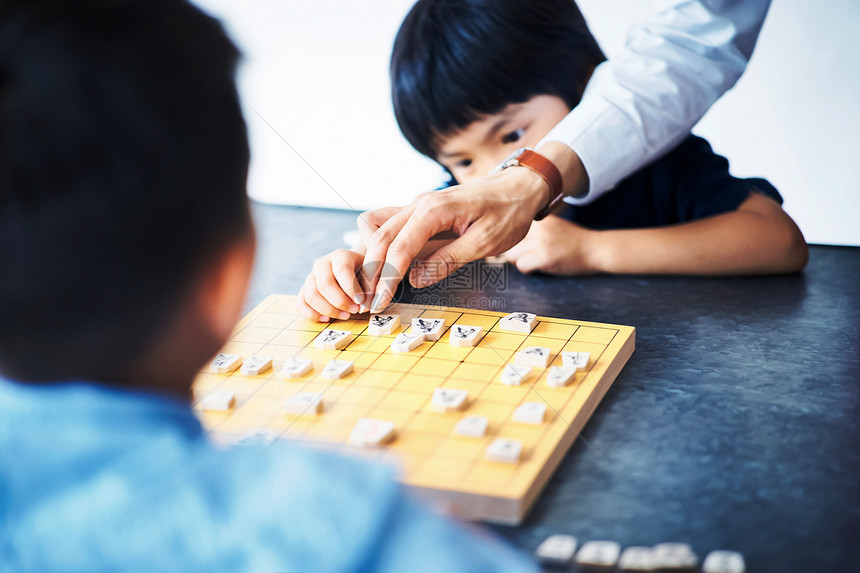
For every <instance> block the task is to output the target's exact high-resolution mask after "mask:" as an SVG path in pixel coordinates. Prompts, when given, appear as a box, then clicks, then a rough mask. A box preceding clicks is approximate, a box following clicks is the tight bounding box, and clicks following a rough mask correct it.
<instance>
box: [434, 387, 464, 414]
mask: <svg viewBox="0 0 860 573" xmlns="http://www.w3.org/2000/svg"><path fill="white" fill-rule="evenodd" d="M468 395H469V393H468V392H467V391H466V390H456V389H454V388H436V389H435V390H433V398H432V400H431V401H430V403H431V405H432V406H433V409H434V410H436V411H437V412H443V413H448V412H459V411H460V410H462V409H463V407H464V406H465V405H466V398H467V397H468Z"/></svg>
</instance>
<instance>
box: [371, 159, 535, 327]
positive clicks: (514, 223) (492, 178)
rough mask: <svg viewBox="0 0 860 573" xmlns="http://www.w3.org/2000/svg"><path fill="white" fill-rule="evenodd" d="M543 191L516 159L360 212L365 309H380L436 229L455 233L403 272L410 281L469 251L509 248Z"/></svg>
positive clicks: (477, 254)
mask: <svg viewBox="0 0 860 573" xmlns="http://www.w3.org/2000/svg"><path fill="white" fill-rule="evenodd" d="M548 196H549V186H548V185H547V183H546V182H545V181H544V180H543V178H541V177H540V176H539V175H538V174H536V173H534V172H533V171H531V170H530V169H527V168H524V167H514V168H510V169H506V170H504V171H501V172H498V173H494V174H491V175H488V176H486V177H483V178H481V179H478V180H475V181H473V182H470V183H466V184H464V185H458V186H455V187H451V188H449V189H445V190H441V191H433V192H430V193H425V194H423V195H420V196H419V197H418V198H416V199H415V201H413V202H412V203H410V204H409V205H407V206H405V207H386V208H383V209H378V210H376V211H370V212H368V213H364V214H362V215H361V216H360V217H359V229H360V230H361V233H362V239H363V240H364V243H365V245H366V246H367V253H366V255H365V258H364V266H363V268H364V277H363V282H365V285H364V286H365V288H364V290H365V293H366V295H365V300H364V301H363V304H364V305H365V306H369V307H370V310H371V312H379V311H381V310H382V309H384V308H385V307H386V306H387V305H388V303H389V302H390V301H391V298H392V296H393V295H394V292H395V291H396V289H397V285H398V283H399V282H400V280H401V279H402V278H403V277H404V276H405V274H406V272H407V270H408V269H409V265H410V264H411V263H412V261H413V259H415V258H416V257H417V256H418V254H419V253H420V252H421V250H422V248H423V247H424V245H425V243H427V241H428V240H429V239H430V238H431V237H433V236H435V235H437V234H439V233H442V232H445V231H453V233H454V234H456V235H457V238H456V239H454V240H453V241H451V242H450V243H448V244H446V245H445V246H443V247H441V248H439V249H437V250H435V251H434V252H432V253H430V254H429V255H428V256H427V257H426V258H425V259H423V260H420V261H419V262H418V263H417V264H416V265H415V267H414V268H413V269H412V272H411V273H410V275H409V282H410V283H411V284H412V285H413V286H415V287H419V288H420V287H424V286H428V285H430V284H433V283H434V282H437V281H439V280H441V279H443V278H445V277H446V276H448V275H449V274H451V273H452V272H454V271H456V270H457V269H458V268H460V267H461V266H463V265H464V264H466V263H468V262H470V261H473V260H475V259H479V258H481V257H485V256H489V255H496V254H499V253H503V252H505V251H507V250H508V249H510V248H511V247H513V246H514V245H516V244H517V243H518V242H519V241H520V240H521V239H522V238H523V237H525V236H526V233H527V232H528V230H529V226H530V225H531V223H532V221H533V220H534V217H535V214H536V213H537V212H538V211H540V210H541V209H542V208H543V207H544V206H545V205H546V204H547V200H548ZM380 263H382V264H380ZM383 269H384V270H383Z"/></svg>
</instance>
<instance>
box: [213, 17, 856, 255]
mask: <svg viewBox="0 0 860 573" xmlns="http://www.w3.org/2000/svg"><path fill="white" fill-rule="evenodd" d="M196 1H197V3H198V4H199V5H201V6H202V7H204V8H205V9H207V10H209V11H210V12H212V13H213V14H215V15H217V16H219V17H221V18H222V19H223V20H224V22H225V24H226V25H227V28H228V30H229V31H230V32H231V34H232V35H233V37H234V39H235V40H236V41H237V43H238V44H239V45H240V47H241V48H242V50H243V51H244V53H245V65H244V67H243V70H242V73H241V77H240V86H241V91H242V96H243V99H244V104H245V108H246V118H247V120H248V124H249V129H250V133H251V144H252V152H253V160H252V166H251V176H250V180H249V193H250V194H251V196H252V197H253V198H255V199H257V200H260V201H264V202H271V203H284V204H294V205H312V206H323V207H334V208H340V209H356V210H364V209H368V208H374V207H379V206H383V205H390V204H402V203H405V202H408V201H409V200H410V198H411V197H412V196H414V195H415V194H416V193H419V192H421V191H424V190H427V189H431V188H433V187H435V186H437V185H438V183H439V182H440V181H441V171H440V169H439V168H437V167H436V166H435V165H434V164H433V163H432V162H430V161H428V160H426V159H424V158H422V157H421V156H419V155H418V154H417V153H415V152H414V151H412V149H411V148H410V147H409V145H408V144H407V143H406V142H405V140H404V139H403V138H402V137H401V136H400V133H399V131H398V129H397V126H396V124H395V122H394V116H393V113H392V111H391V106H390V100H389V91H388V90H389V84H388V75H387V72H388V58H389V55H390V51H391V45H392V42H393V38H394V34H395V33H396V31H397V28H398V26H399V24H400V21H401V20H402V19H403V16H404V15H405V14H406V12H407V11H408V9H409V7H410V6H411V5H412V3H413V0H361V1H348V0H314V1H313V2H307V1H299V0H196ZM578 3H579V5H580V7H581V8H582V11H583V13H584V14H585V16H586V18H587V19H588V22H589V25H590V27H591V29H592V31H593V32H594V34H595V36H596V37H597V39H598V41H599V42H600V44H601V46H602V47H603V49H604V51H605V52H606V54H607V55H608V56H610V57H611V55H612V54H613V53H615V52H617V51H618V50H619V49H620V48H621V47H622V46H623V41H624V33H625V30H626V29H627V27H628V26H629V25H630V24H631V23H633V22H635V21H636V20H637V19H641V18H644V17H646V16H647V14H648V12H649V10H650V7H651V3H649V2H644V1H642V0H580V1H579V2H578ZM858 59H860V1H858V0H828V1H827V2H809V1H808V0H773V4H772V7H771V11H770V14H769V16H768V19H767V20H766V21H765V25H764V29H763V30H762V33H761V37H760V40H759V44H758V46H757V48H756V52H755V54H754V55H753V59H752V61H751V62H750V65H749V68H748V70H747V72H746V74H745V75H744V76H743V77H742V78H741V80H740V82H739V83H738V85H737V86H736V87H735V89H734V90H732V91H731V92H729V93H728V94H727V95H726V96H725V97H723V99H721V100H720V101H719V102H718V103H717V104H716V105H715V106H714V107H713V109H712V110H711V111H710V112H709V113H708V114H707V115H706V116H705V118H704V119H703V120H702V122H701V123H700V124H699V125H698V126H697V128H696V130H695V131H696V132H697V133H699V134H700V135H703V136H705V137H707V138H708V139H709V140H710V141H711V143H712V145H713V146H714V148H715V150H716V151H717V152H718V153H721V154H723V155H726V156H727V157H728V158H729V160H730V162H731V168H732V172H733V173H734V174H735V175H738V176H763V177H766V178H768V179H770V180H771V181H772V182H773V183H774V184H775V185H776V187H777V188H778V189H779V190H780V192H781V193H782V194H783V197H784V198H785V208H786V210H787V211H788V212H789V213H790V214H791V215H792V216H793V217H794V219H795V221H797V222H798V224H799V225H800V227H801V229H802V230H803V232H804V234H805V235H806V238H807V240H808V241H810V242H813V243H824V244H842V245H860V189H858V188H860V61H858Z"/></svg>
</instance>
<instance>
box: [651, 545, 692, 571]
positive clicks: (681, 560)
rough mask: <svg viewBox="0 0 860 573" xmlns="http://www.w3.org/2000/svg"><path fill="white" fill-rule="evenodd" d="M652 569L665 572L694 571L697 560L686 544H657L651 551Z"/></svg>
mask: <svg viewBox="0 0 860 573" xmlns="http://www.w3.org/2000/svg"><path fill="white" fill-rule="evenodd" d="M653 555H654V568H655V569H658V570H666V571H695V569H696V566H697V565H698V564H699V558H698V557H697V556H696V554H695V553H693V550H692V548H690V546H689V545H687V544H686V543H658V544H657V545H655V546H654V549H653Z"/></svg>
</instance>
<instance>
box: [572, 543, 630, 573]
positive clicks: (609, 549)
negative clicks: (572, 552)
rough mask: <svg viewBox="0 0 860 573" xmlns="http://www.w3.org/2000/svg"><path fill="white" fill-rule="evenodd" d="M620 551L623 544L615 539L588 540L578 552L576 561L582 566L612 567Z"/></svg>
mask: <svg viewBox="0 0 860 573" xmlns="http://www.w3.org/2000/svg"><path fill="white" fill-rule="evenodd" d="M620 553H621V545H619V544H618V543H616V542H614V541H587V542H585V543H583V544H582V548H581V549H580V550H579V553H577V554H576V562H577V564H579V566H580V567H582V568H589V569H612V568H613V567H615V564H616V563H617V562H618V555H619V554H620Z"/></svg>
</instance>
